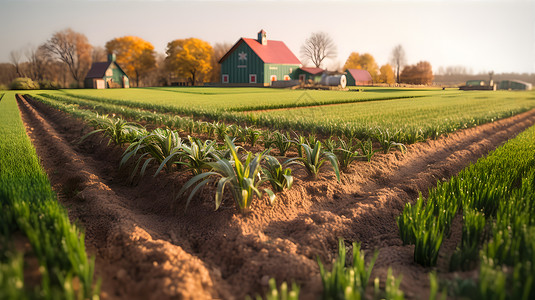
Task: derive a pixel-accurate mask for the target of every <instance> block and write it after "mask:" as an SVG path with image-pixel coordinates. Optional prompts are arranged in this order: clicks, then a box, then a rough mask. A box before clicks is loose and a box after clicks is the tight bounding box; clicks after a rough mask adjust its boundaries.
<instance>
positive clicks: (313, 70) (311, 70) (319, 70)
mask: <svg viewBox="0 0 535 300" xmlns="http://www.w3.org/2000/svg"><path fill="white" fill-rule="evenodd" d="M301 70H303V71H305V72H307V73H309V74H312V75H316V74H320V73H323V72H324V71H325V70H323V69H322V68H301Z"/></svg>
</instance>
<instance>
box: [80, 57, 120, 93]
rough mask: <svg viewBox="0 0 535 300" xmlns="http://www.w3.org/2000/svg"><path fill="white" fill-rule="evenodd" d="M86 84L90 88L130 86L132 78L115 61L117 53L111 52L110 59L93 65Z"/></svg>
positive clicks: (86, 77)
mask: <svg viewBox="0 0 535 300" xmlns="http://www.w3.org/2000/svg"><path fill="white" fill-rule="evenodd" d="M84 86H85V87H86V88H90V89H108V88H129V87H130V80H129V79H128V76H127V75H126V73H125V72H124V71H123V69H121V67H120V66H119V65H118V64H117V62H116V61H115V54H109V55H108V61H106V62H96V63H93V65H91V69H90V70H89V72H87V75H86V76H85V79H84Z"/></svg>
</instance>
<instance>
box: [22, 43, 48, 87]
mask: <svg viewBox="0 0 535 300" xmlns="http://www.w3.org/2000/svg"><path fill="white" fill-rule="evenodd" d="M25 54H26V58H27V59H28V69H29V72H30V77H31V78H32V79H34V80H43V79H45V73H46V72H47V70H48V67H49V64H50V60H51V58H50V56H49V55H48V52H47V49H46V47H45V45H44V44H43V45H41V46H39V47H34V46H30V47H29V48H28V49H27V50H26V53H25Z"/></svg>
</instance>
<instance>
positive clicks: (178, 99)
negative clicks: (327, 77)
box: [65, 87, 459, 111]
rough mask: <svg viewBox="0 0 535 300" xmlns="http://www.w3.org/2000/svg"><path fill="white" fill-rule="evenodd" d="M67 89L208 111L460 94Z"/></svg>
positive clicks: (374, 90)
mask: <svg viewBox="0 0 535 300" xmlns="http://www.w3.org/2000/svg"><path fill="white" fill-rule="evenodd" d="M65 92H67V93H69V94H71V95H76V96H81V97H92V98H95V97H96V98H102V99H114V100H127V101H132V102H141V103H151V104H154V105H166V106H173V107H178V108H188V109H199V110H208V111H247V110H258V109H273V108H285V107H296V106H311V105H323V104H331V103H348V102H358V101H367V100H378V99H395V98H400V97H421V96H431V95H442V94H458V93H459V91H442V90H439V89H403V90H401V89H389V88H365V91H364V92H357V91H355V90H353V91H320V90H306V91H304V90H281V89H269V88H192V87H190V88H188V87H185V88H183V87H176V88H173V87H165V88H140V89H107V90H94V89H83V90H65Z"/></svg>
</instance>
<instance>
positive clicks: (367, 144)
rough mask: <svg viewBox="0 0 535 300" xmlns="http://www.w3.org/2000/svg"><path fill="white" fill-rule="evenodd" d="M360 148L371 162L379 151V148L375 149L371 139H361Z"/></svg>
mask: <svg viewBox="0 0 535 300" xmlns="http://www.w3.org/2000/svg"><path fill="white" fill-rule="evenodd" d="M359 148H360V152H361V153H362V155H363V156H364V157H366V160H367V161H368V162H370V161H371V160H372V157H373V156H374V155H375V153H377V152H378V151H379V150H374V149H373V143H372V141H371V140H370V139H368V140H366V141H359Z"/></svg>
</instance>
